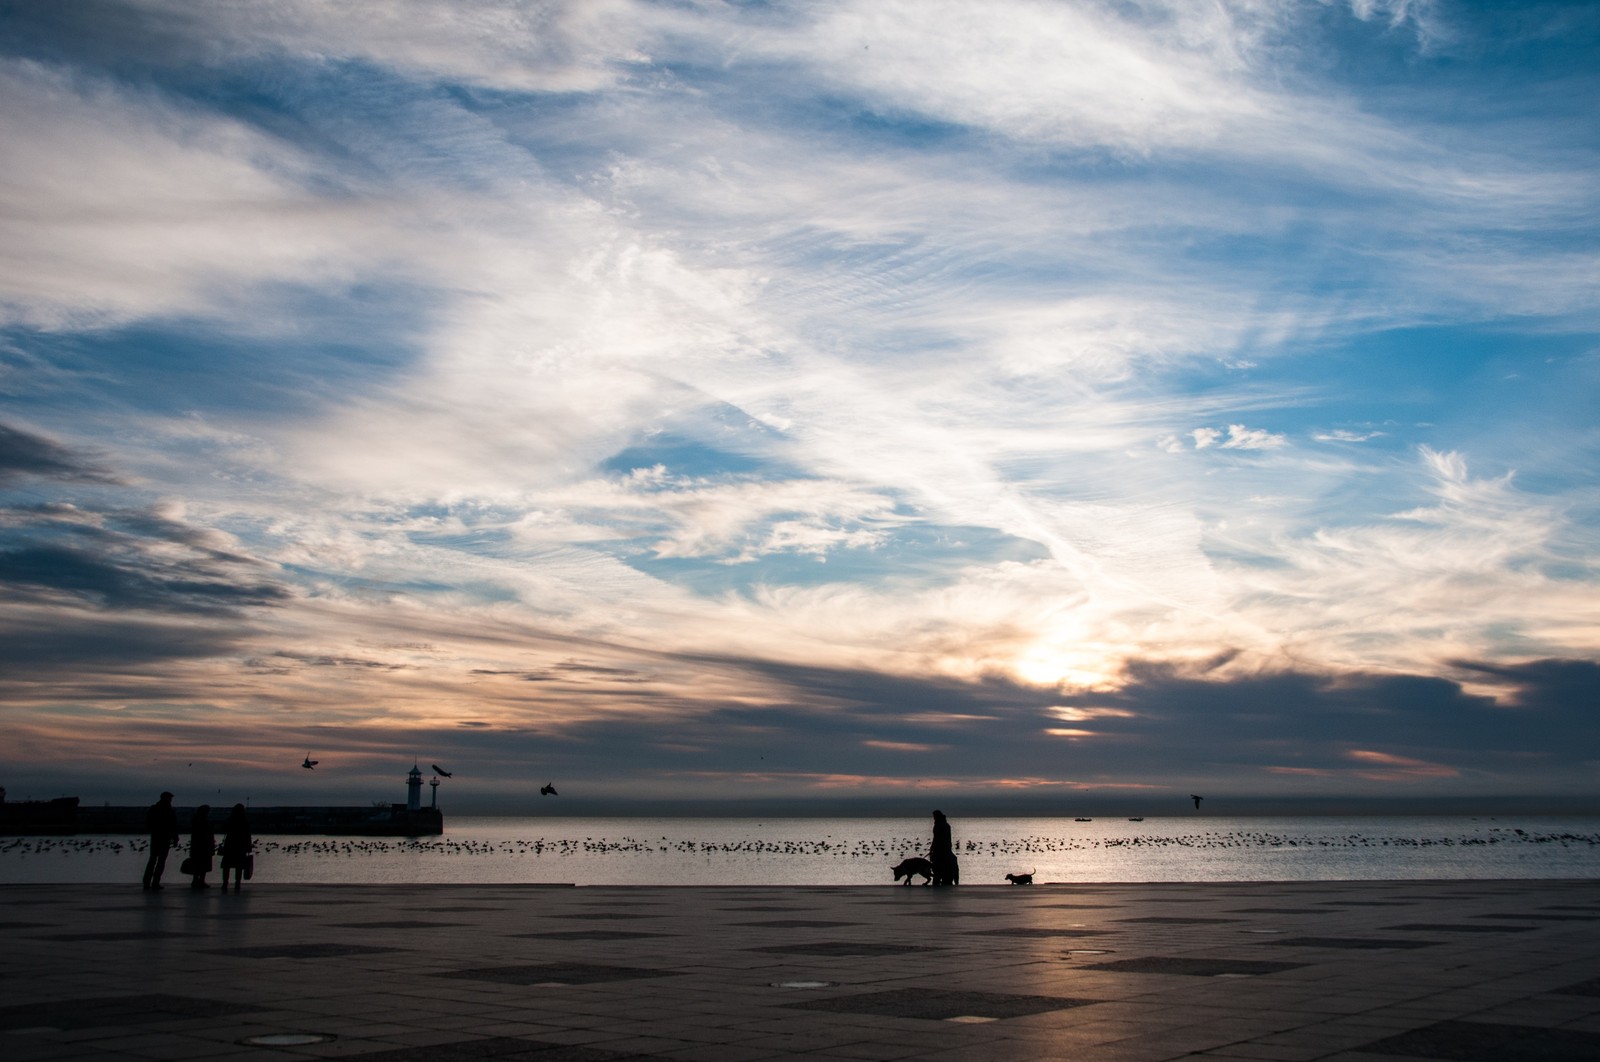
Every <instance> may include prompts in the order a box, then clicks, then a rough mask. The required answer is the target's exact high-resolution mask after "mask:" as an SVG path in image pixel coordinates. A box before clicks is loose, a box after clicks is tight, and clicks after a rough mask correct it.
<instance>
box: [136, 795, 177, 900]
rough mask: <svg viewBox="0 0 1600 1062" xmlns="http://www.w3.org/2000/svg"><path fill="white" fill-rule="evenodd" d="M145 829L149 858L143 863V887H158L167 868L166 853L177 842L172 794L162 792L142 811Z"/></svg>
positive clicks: (175, 813) (175, 815)
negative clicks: (147, 838) (146, 809)
mask: <svg viewBox="0 0 1600 1062" xmlns="http://www.w3.org/2000/svg"><path fill="white" fill-rule="evenodd" d="M144 825H145V829H146V830H147V831H149V834H150V858H149V859H147V860H145V864H144V887H145V888H146V889H159V888H161V887H162V885H161V875H162V874H163V873H165V872H166V869H167V853H168V852H170V851H172V846H173V845H175V844H177V843H178V813H177V812H176V811H173V810H172V794H171V793H162V794H161V799H160V800H157V801H156V802H155V803H154V804H151V805H150V810H149V811H146V812H145V813H144Z"/></svg>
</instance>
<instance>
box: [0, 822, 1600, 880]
mask: <svg viewBox="0 0 1600 1062" xmlns="http://www.w3.org/2000/svg"><path fill="white" fill-rule="evenodd" d="M447 822H448V824H447V826H446V833H445V834H444V836H442V837H429V838H422V839H418V840H408V839H405V838H356V837H283V836H262V837H260V838H258V841H259V847H258V854H257V856H256V876H255V880H256V882H259V883H270V882H274V881H280V882H329V883H361V884H378V883H392V884H405V883H417V884H421V883H472V882H540V883H553V882H570V883H573V884H577V885H721V884H729V885H767V884H771V885H871V884H883V885H887V884H890V873H889V867H890V865H891V864H893V863H896V862H898V861H899V860H900V859H902V858H904V857H905V856H908V855H920V854H926V851H927V845H928V837H929V832H930V823H929V821H928V820H924V819H920V818H917V819H900V818H875V819H870V818H869V819H680V818H520V819H519V818H458V819H451V820H447ZM951 824H952V826H953V827H954V831H955V838H956V847H957V854H958V855H959V856H960V859H961V880H962V882H963V883H964V884H991V883H993V884H999V883H1001V882H1002V880H1003V879H1002V875H1004V874H1006V873H1007V872H1026V871H1030V870H1031V871H1034V872H1035V876H1036V879H1037V880H1038V881H1040V882H1049V881H1068V882H1071V881H1091V882H1095V881H1098V882H1109V881H1340V880H1382V879H1400V878H1480V879H1492V878H1596V879H1600V819H1597V818H1588V817H1584V818H1576V817H1548V818H1539V817H1527V818H1516V817H1503V818H1456V817H1418V818H1400V817H1392V818H1391V817H1367V818H1256V817H1251V818H1225V817H1212V816H1195V817H1184V818H1148V819H1146V820H1144V821H1140V822H1133V821H1128V820H1126V819H1114V818H1113V819H1096V820H1093V821H1090V822H1077V821H1074V820H1072V819H1059V818H1015V819H1003V818H982V819H977V818H975V819H955V818H952V819H951ZM144 847H145V841H144V840H143V839H142V838H133V837H71V838H38V837H27V838H15V837H14V838H0V883H21V882H32V883H38V882H63V883H65V882H119V881H137V880H138V879H139V876H140V872H141V870H142V869H143V866H144V858H145V855H144ZM178 860H179V856H178V854H177V853H174V857H173V858H172V859H171V860H170V861H169V871H168V873H169V880H175V879H176V876H177V875H176V870H177V863H178Z"/></svg>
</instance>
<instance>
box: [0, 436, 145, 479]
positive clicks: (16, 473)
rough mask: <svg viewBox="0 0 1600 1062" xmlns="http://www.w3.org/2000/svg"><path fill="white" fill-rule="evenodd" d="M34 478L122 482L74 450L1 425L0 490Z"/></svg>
mask: <svg viewBox="0 0 1600 1062" xmlns="http://www.w3.org/2000/svg"><path fill="white" fill-rule="evenodd" d="M30 476H39V477H43V478H47V479H56V480H66V481H69V482H81V483H107V484H111V483H117V482H118V479H117V477H116V476H114V475H112V474H111V473H110V472H109V471H107V470H106V469H105V468H103V467H101V466H100V465H99V464H98V463H96V462H94V461H92V460H91V459H89V458H88V457H87V456H85V455H83V454H81V453H79V452H78V451H76V450H74V449H72V448H71V447H67V446H63V445H61V444H60V443H57V442H55V441H53V440H51V439H48V438H46V437H45V436H43V435H36V434H34V433H33V432H30V431H25V430H23V429H21V428H15V427H12V426H11V425H8V424H0V487H8V486H11V485H13V484H16V483H18V482H21V481H22V480H23V479H24V478H26V477H30Z"/></svg>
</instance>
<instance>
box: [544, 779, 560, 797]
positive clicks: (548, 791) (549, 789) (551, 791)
mask: <svg viewBox="0 0 1600 1062" xmlns="http://www.w3.org/2000/svg"><path fill="white" fill-rule="evenodd" d="M539 795H540V796H560V795H561V794H560V793H558V792H556V787H555V786H554V785H552V784H551V783H549V782H546V783H545V784H544V788H542V789H540V790H539Z"/></svg>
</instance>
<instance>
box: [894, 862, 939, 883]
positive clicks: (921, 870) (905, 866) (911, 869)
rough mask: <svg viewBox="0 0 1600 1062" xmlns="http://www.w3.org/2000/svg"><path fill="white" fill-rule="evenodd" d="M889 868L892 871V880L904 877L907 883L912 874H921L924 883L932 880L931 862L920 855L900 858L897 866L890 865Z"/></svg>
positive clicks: (909, 881)
mask: <svg viewBox="0 0 1600 1062" xmlns="http://www.w3.org/2000/svg"><path fill="white" fill-rule="evenodd" d="M889 869H891V870H893V871H894V880H896V881H899V880H900V879H901V878H905V879H906V882H905V883H906V884H907V885H910V884H911V875H913V874H921V875H922V883H923V884H924V885H927V884H929V883H931V882H932V881H933V864H932V863H930V862H928V861H927V860H926V859H923V858H922V857H921V856H912V857H911V858H910V859H902V860H901V861H900V863H899V865H898V866H894V867H890V868H889Z"/></svg>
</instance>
